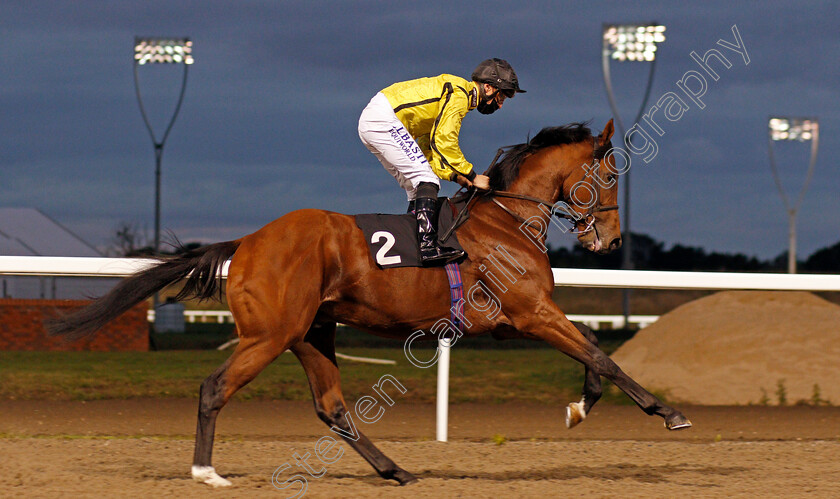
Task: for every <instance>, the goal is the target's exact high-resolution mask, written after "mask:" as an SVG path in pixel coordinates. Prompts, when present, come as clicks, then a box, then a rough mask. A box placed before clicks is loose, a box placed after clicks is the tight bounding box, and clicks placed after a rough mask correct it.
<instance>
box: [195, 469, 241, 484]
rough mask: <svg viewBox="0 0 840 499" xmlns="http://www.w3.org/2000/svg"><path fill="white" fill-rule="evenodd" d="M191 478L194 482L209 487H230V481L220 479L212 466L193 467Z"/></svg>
mask: <svg viewBox="0 0 840 499" xmlns="http://www.w3.org/2000/svg"><path fill="white" fill-rule="evenodd" d="M192 477H193V480H195V481H196V482H201V483H206V484H207V485H209V486H211V487H230V486H231V485H233V484H232V483H230V480H227V479H225V478H222V477H221V476H219V474H218V473H216V469H215V468H213V467H212V466H193V467H192Z"/></svg>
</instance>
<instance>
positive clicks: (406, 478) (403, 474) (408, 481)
mask: <svg viewBox="0 0 840 499" xmlns="http://www.w3.org/2000/svg"><path fill="white" fill-rule="evenodd" d="M394 480H396V481H398V482H400V486H401V487H405V486H406V485H414V484H415V483H418V482H419V481H420V480H418V479H417V477H415V476H414V475H412V474H411V473H409V472H407V471H405V470H400V471H398V472H396V473H394Z"/></svg>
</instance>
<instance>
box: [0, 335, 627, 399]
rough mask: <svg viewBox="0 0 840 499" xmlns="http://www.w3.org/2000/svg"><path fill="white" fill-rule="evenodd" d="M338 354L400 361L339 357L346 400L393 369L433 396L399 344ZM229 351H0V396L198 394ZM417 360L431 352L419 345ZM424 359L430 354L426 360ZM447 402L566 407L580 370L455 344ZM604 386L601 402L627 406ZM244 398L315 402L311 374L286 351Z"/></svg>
mask: <svg viewBox="0 0 840 499" xmlns="http://www.w3.org/2000/svg"><path fill="white" fill-rule="evenodd" d="M339 351H340V352H341V353H344V354H347V355H355V356H362V357H376V358H382V359H391V360H395V361H396V362H397V364H396V365H393V366H389V365H374V364H360V363H356V362H349V361H343V360H339V366H340V367H341V373H342V387H343V390H344V394H345V397H346V398H348V399H350V400H352V399H355V398H357V397H359V396H361V395H367V394H369V393H370V390H371V386H372V385H374V384H375V383H376V382H377V381H378V380H379V378H380V377H382V376H383V375H385V374H391V375H392V376H394V377H395V378H397V379H398V380H399V382H400V383H402V384H403V385H404V386H405V387H406V388H407V389H408V392H407V395H409V396H410V397H411V400H412V401H413V402H421V403H431V402H434V400H435V389H436V379H437V369H436V367H431V368H428V369H421V368H418V367H415V366H414V365H412V364H411V363H410V362H408V361H407V360H406V358H405V354H404V353H403V351H402V349H401V348H341V349H340V350H339ZM229 355H230V352H229V351H225V352H218V351H215V350H170V351H157V352H0V399H48V400H99V399H124V398H142V397H156V398H196V397H197V396H198V387H199V384H200V383H201V381H202V380H203V379H204V378H205V377H207V376H208V375H209V374H210V373H211V372H213V371H214V370H215V369H216V368H217V367H218V366H219V365H221V364H222V362H224V360H225V359H226V358H227V357H228V356H229ZM415 355H416V356H417V357H418V358H421V356H423V355H427V357H428V358H431V357H432V350H431V349H426V350H423V349H421V350H418V351H417V352H415ZM424 358H425V357H424ZM450 378H451V379H450V400H451V401H452V402H453V403H459V402H481V403H503V402H509V401H518V402H534V403H551V404H557V403H562V404H565V403H566V402H568V401H571V400H577V399H578V398H579V397H580V390H581V386H582V384H583V367H582V366H581V365H580V364H578V363H577V362H575V361H573V360H571V359H569V358H568V357H566V356H564V355H563V354H561V353H559V352H557V351H554V350H549V349H513V350H471V349H466V348H464V349H459V348H458V345H456V346H455V347H454V348H453V349H452V365H451V372H450ZM609 388H611V387H606V386H605V390H604V402H606V403H619V404H623V403H630V401H629V399H628V398H627V397H626V396H624V395H623V394H619V393H616V390H613V389H609ZM236 397H237V398H238V399H240V400H248V399H266V400H310V394H309V387H308V384H307V381H306V376H305V375H304V373H303V369H302V368H301V366H300V364H299V363H298V361H297V359H296V358H295V357H294V355H292V354H291V353H289V352H287V353H285V354H283V355H281V356H280V357H279V358H278V359H277V360H275V361H274V362H273V363H272V364H271V365H270V366H268V367H267V368H266V369H265V370H264V371H263V372H262V373H261V374H260V375H259V376H258V377H257V379H255V380H254V381H253V382H251V383H250V384H249V385H248V386H246V387H245V388H243V389H242V390H240V391H239V392H238V393H237V395H236Z"/></svg>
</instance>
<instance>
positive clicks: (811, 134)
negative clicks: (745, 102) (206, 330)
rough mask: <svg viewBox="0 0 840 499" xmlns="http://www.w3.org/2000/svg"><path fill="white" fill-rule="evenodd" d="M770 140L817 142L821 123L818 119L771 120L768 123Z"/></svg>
mask: <svg viewBox="0 0 840 499" xmlns="http://www.w3.org/2000/svg"><path fill="white" fill-rule="evenodd" d="M768 126H769V131H770V140H775V141H779V140H797V141H799V142H805V141H806V140H815V139H816V138H817V136H818V135H819V133H820V122H819V120H817V119H816V118H784V117H774V118H770V121H769V123H768Z"/></svg>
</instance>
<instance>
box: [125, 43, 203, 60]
mask: <svg viewBox="0 0 840 499" xmlns="http://www.w3.org/2000/svg"><path fill="white" fill-rule="evenodd" d="M193 62H195V60H194V59H193V56H192V40H190V39H189V38H143V37H139V36H138V37H135V38H134V63H135V64H138V65H144V64H192V63H193Z"/></svg>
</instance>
